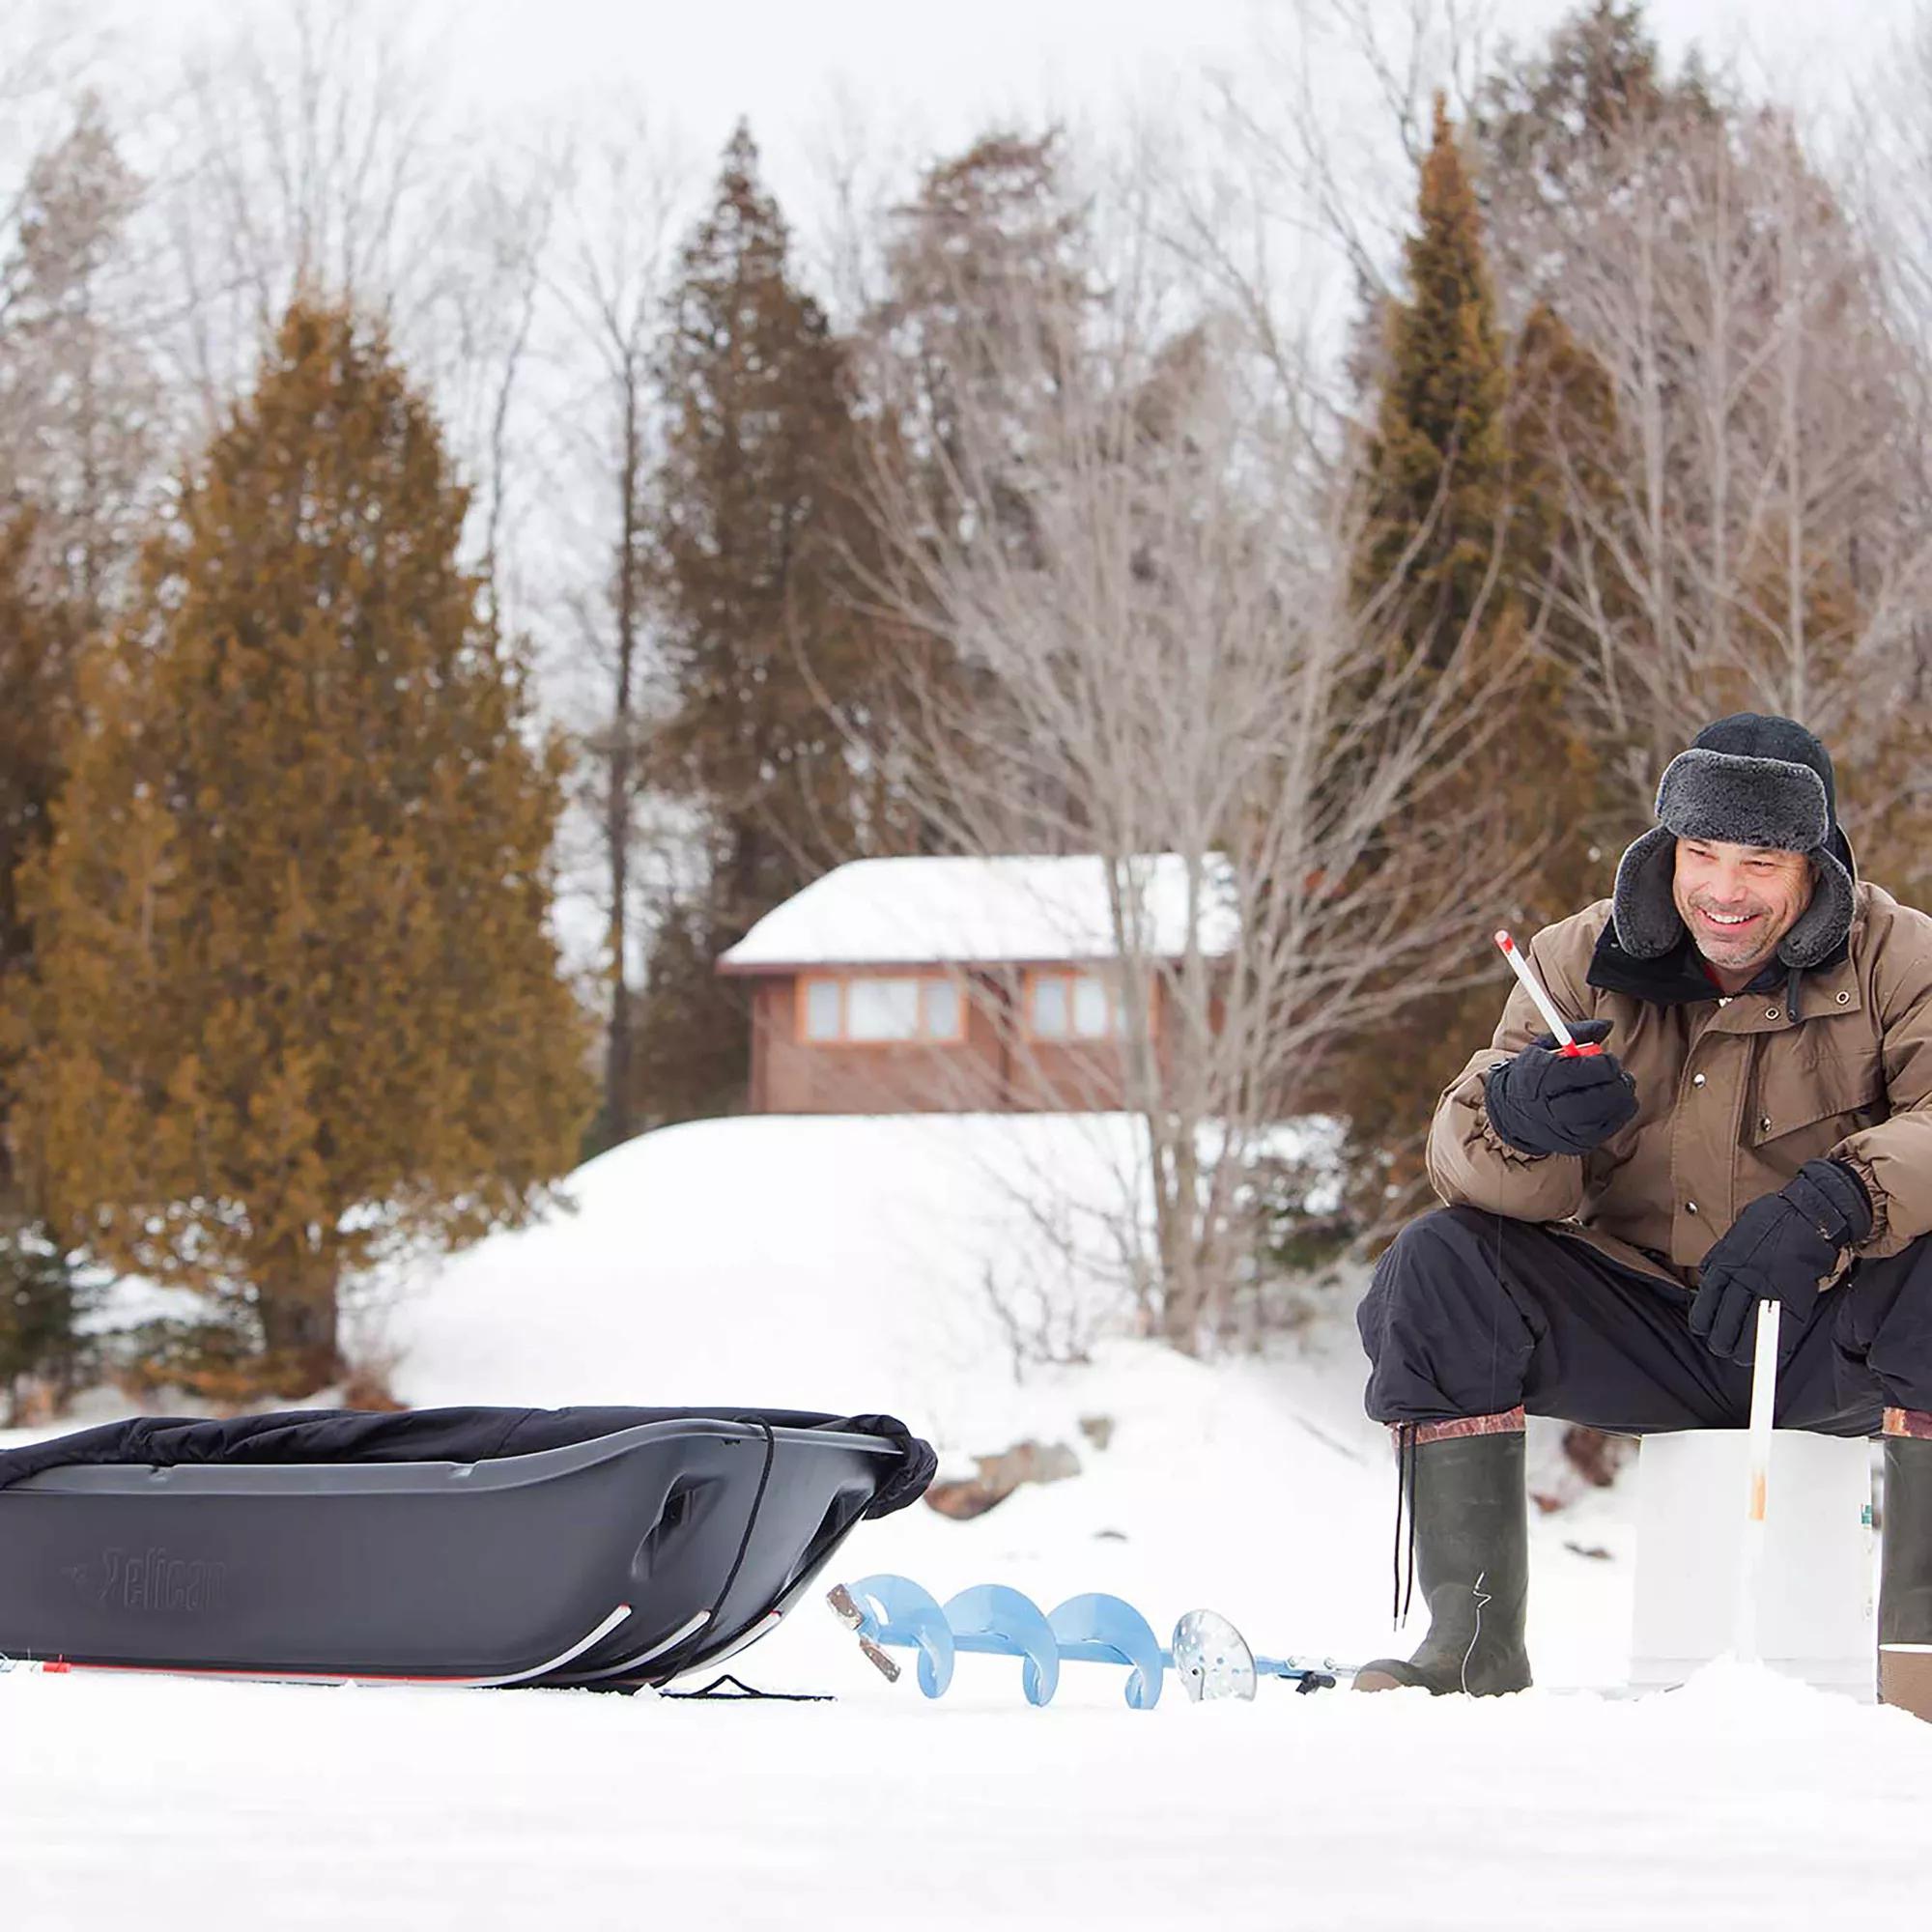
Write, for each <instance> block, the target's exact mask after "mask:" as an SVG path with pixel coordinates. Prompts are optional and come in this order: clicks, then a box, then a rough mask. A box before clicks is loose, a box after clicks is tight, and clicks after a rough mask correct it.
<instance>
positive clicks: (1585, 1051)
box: [1496, 930, 1604, 1060]
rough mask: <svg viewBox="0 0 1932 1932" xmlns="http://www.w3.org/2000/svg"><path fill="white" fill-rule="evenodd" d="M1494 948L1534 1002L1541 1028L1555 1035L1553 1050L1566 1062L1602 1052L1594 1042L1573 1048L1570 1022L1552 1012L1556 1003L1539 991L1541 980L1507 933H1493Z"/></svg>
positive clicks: (1559, 1014) (1573, 1039) (1541, 984)
mask: <svg viewBox="0 0 1932 1932" xmlns="http://www.w3.org/2000/svg"><path fill="white" fill-rule="evenodd" d="M1496 945H1497V947H1498V949H1499V950H1500V951H1501V952H1502V955H1503V957H1504V958H1505V959H1507V960H1508V961H1509V963H1510V966H1511V968H1512V969H1513V970H1514V972H1515V974H1516V977H1517V978H1518V979H1519V980H1521V982H1522V990H1523V991H1524V992H1525V993H1527V994H1528V995H1529V997H1530V998H1531V999H1532V1000H1533V1001H1534V1002H1535V1003H1536V1010H1537V1011H1538V1012H1540V1013H1541V1014H1542V1015H1543V1023H1544V1025H1545V1026H1547V1027H1548V1029H1549V1031H1550V1032H1551V1033H1553V1034H1554V1035H1555V1036H1556V1047H1557V1051H1558V1052H1560V1053H1561V1054H1563V1055H1564V1057H1565V1058H1566V1059H1569V1060H1585V1059H1587V1058H1589V1057H1590V1056H1591V1055H1592V1054H1598V1053H1602V1052H1603V1050H1604V1049H1603V1048H1602V1047H1601V1046H1599V1045H1598V1044H1597V1042H1596V1041H1595V1040H1588V1041H1585V1042H1584V1044H1582V1045H1581V1046H1578V1045H1577V1041H1576V1039H1575V1038H1574V1037H1572V1036H1571V1032H1570V1022H1569V1021H1568V1020H1566V1019H1565V1018H1564V1017H1563V1015H1562V1014H1561V1013H1559V1012H1558V1011H1557V1010H1556V1003H1555V1002H1554V1001H1553V1000H1552V999H1551V998H1550V997H1549V995H1548V993H1546V992H1545V991H1544V990H1543V981H1542V980H1539V979H1538V978H1537V977H1536V973H1535V971H1534V969H1533V968H1532V967H1531V966H1530V963H1529V961H1528V960H1527V959H1525V958H1524V957H1523V956H1522V954H1521V953H1520V952H1519V951H1518V950H1517V943H1516V941H1515V940H1513V939H1512V938H1511V937H1510V936H1509V934H1508V932H1506V931H1502V930H1498V931H1497V933H1496Z"/></svg>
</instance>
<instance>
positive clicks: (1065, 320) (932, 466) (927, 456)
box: [858, 128, 1097, 853]
mask: <svg viewBox="0 0 1932 1932" xmlns="http://www.w3.org/2000/svg"><path fill="white" fill-rule="evenodd" d="M884 256H885V270H886V288H885V294H884V296H883V298H882V299H881V300H880V301H879V302H878V303H877V304H876V305H875V306H874V308H873V309H872V310H871V312H870V313H869V314H867V316H866V317H865V318H864V320H863V323H862V326H861V327H860V330H859V335H858V354H859V364H860V369H861V378H860V380H861V383H862V385H863V388H864V391H865V396H866V405H867V409H866V414H867V422H868V424H869V425H870V427H871V431H872V448H871V454H872V475H873V477H874V479H875V489H876V491H877V492H878V493H879V494H880V496H881V497H888V498H890V499H891V500H890V502H889V503H886V504H885V505H884V508H885V510H886V514H887V516H888V518H889V519H890V520H891V521H893V522H894V523H895V524H897V525H899V526H901V529H902V532H904V531H911V530H916V529H918V528H919V527H920V526H921V525H922V520H926V521H929V522H930V523H931V524H932V525H933V526H938V527H943V528H949V529H951V528H955V527H957V526H959V525H960V523H961V521H962V519H963V520H965V521H968V522H970V524H971V525H972V526H973V530H974V539H973V540H974V541H975V542H976V543H985V544H988V545H997V546H999V547H1000V548H1001V550H1002V552H1003V554H1006V555H1008V556H1009V557H1010V558H1011V560H1012V563H1013V565H1014V567H1015V568H1017V569H1020V570H1026V569H1030V568H1032V567H1034V564H1035V562H1036V552H1037V530H1036V528H1035V515H1036V511H1035V507H1034V504H1033V500H1032V493H1031V490H1030V488H1029V478H1028V474H1027V472H1028V469H1029V465H1030V463H1031V462H1032V461H1033V460H1035V458H1036V455H1037V440H1036V438H1037V431H1038V424H1037V419H1036V418H1037V412H1039V411H1040V410H1041V409H1042V407H1044V408H1046V409H1047V410H1049V411H1050V410H1051V408H1052V404H1051V403H1050V402H1045V403H1043V401H1042V399H1043V397H1045V396H1047V395H1049V394H1050V393H1051V392H1053V391H1055V390H1057V389H1059V388H1060V387H1061V386H1062V385H1063V384H1064V383H1065V377H1066V371H1065V367H1064V363H1065V357H1066V355H1068V354H1070V353H1077V351H1078V349H1079V347H1080V346H1081V338H1082V331H1083V327H1084V325H1085V324H1086V322H1087V321H1088V319H1089V318H1090V317H1091V315H1092V313H1093V309H1094V303H1095V301H1096V300H1097V296H1096V293H1095V289H1094V277H1093V275H1092V271H1091V266H1090V257H1089V250H1088V233H1087V220H1086V213H1085V210H1084V209H1083V208H1082V207H1081V206H1080V205H1079V204H1078V203H1077V202H1076V201H1075V199H1074V197H1073V196H1072V194H1071V192H1070V190H1069V189H1068V186H1067V185H1066V182H1065V164H1064V157H1063V144H1062V140H1061V136H1060V135H1059V133H1058V132H1057V131H1056V130H1049V131H1048V132H1046V133H1044V134H1039V135H1027V134H1024V133H1021V132H1019V131H1017V130H1015V129H1012V128H994V129H991V130H989V131H987V132H985V133H983V134H981V135H980V137H979V138H978V139H977V140H975V141H974V142H973V143H972V144H971V145H970V146H969V147H967V148H966V149H964V150H963V151H962V152H961V153H959V154H957V155H954V156H948V157H947V158H945V159H942V160H940V161H938V162H936V163H935V164H934V165H933V166H932V167H931V168H929V169H928V170H927V171H926V173H925V174H924V175H923V178H922V179H921V182H920V185H919V192H918V193H917V194H916V195H915V196H914V197H913V198H912V199H911V200H910V201H908V202H905V203H903V204H902V205H900V206H899V207H897V208H895V209H894V210H893V211H892V213H891V215H890V218H889V221H888V225H887V230H886V236H885V247H884ZM969 505H970V508H969V507H968V506H969ZM901 561H902V560H901ZM894 574H895V577H896V578H897V580H898V595H899V596H900V598H901V599H903V600H905V601H912V600H914V599H915V598H916V597H917V596H918V585H917V582H916V573H912V572H908V571H906V570H905V569H903V568H901V569H900V570H898V571H897V572H895V573H894ZM909 580H913V581H909ZM876 648H877V657H878V662H879V665H880V686H879V688H880V691H881V693H882V694H883V697H882V704H881V709H882V712H883V713H884V714H886V721H887V722H886V724H885V726H884V728H883V729H882V731H881V733H880V738H881V743H880V745H879V748H878V752H879V755H878V758H877V769H878V770H879V771H880V772H881V773H886V774H889V773H891V772H892V771H893V770H894V769H895V761H896V759H897V758H898V757H899V756H901V755H903V754H904V750H905V747H906V746H907V745H909V744H919V745H920V746H922V747H923V749H924V751H925V753H926V755H925V756H924V757H923V759H922V761H921V764H922V769H921V770H920V771H919V772H918V774H917V776H916V778H915V780H914V782H913V783H912V784H911V785H910V786H908V787H904V788H902V789H901V791H900V792H899V793H898V794H897V795H895V796H892V797H888V798H886V799H885V800H883V801H882V802H881V805H880V807H879V815H880V816H881V817H882V818H884V819H887V820H888V821H890V822H891V824H892V837H893V838H895V839H896V840H897V841H898V842H899V844H900V846H901V847H902V849H908V850H916V851H922V852H928V853H943V852H950V851H955V850H958V849H960V847H961V845H962V844H964V845H967V846H971V845H973V844H974V843H976V842H978V840H979V839H980V838H983V837H984V820H985V818H986V816H987V813H986V810H985V805H984V801H985V800H987V799H989V798H996V799H998V800H999V801H1000V807H999V810H998V813H997V815H998V816H999V817H1000V818H1001V819H1002V820H1003V821H1004V828H1005V829H1004V831H1003V834H1002V838H1001V843H1002V844H1003V846H1004V847H1005V848H1006V849H1009V850H1020V849H1030V848H1033V847H1035V846H1037V848H1038V849H1041V850H1046V851H1057V850H1061V849H1064V847H1065V843H1066V842H1067V840H1068V838H1069V837H1078V836H1079V830H1080V828H1081V822H1082V813H1081V810H1080V809H1079V806H1078V805H1077V803H1076V801H1075V800H1074V799H1073V797H1072V796H1071V795H1070V792H1069V788H1068V787H1067V786H1066V785H1065V784H1064V783H1059V782H1056V781H1055V779H1054V777H1053V776H1052V775H1051V774H1049V773H1046V772H1043V771H1041V770H1040V769H1039V768H1038V765H1037V764H1035V765H1034V766H1033V767H1031V768H1029V769H1027V770H1023V771H1016V770H1013V769H1011V768H1010V766H1009V765H1008V764H1006V763H1004V762H1001V763H999V765H998V768H989V767H988V750H987V747H986V744H985V737H986V734H985V733H984V732H982V731H981V730H980V729H979V728H978V727H977V726H976V725H975V724H974V722H973V721H974V720H976V719H978V718H982V717H983V715H984V713H985V710H986V708H987V707H988V705H997V704H998V702H999V694H998V692H997V691H996V690H995V689H993V688H992V685H991V683H990V681H989V674H988V672H987V670H986V668H985V667H984V666H982V665H976V664H971V663H966V662H962V661H961V659H960V658H959V656H958V655H957V654H956V653H955V652H954V651H953V650H952V648H951V647H950V646H949V645H948V644H947V643H946V642H945V641H944V639H942V638H941V637H940V636H938V635H936V633H935V631H934V630H933V629H930V628H920V627H917V626H914V625H910V624H901V625H900V626H898V627H897V628H896V629H885V630H882V632H881V634H880V635H879V637H878V638H877V639H876ZM895 703H897V704H902V705H903V708H904V710H905V712H906V713H907V714H908V717H909V719H910V720H911V721H912V722H911V723H910V724H909V725H908V726H907V727H906V728H904V729H902V730H900V729H895V728H894V727H893V725H891V722H890V714H891V712H892V709H893V707H894V705H895ZM949 726H954V727H956V728H952V729H951V730H950V731H949ZM935 740H944V742H943V743H935V742H934V741H935ZM907 792H910V793H911V794H912V795H913V796H912V797H911V798H908V797H907V795H906V794H907ZM895 814H896V815H895Z"/></svg>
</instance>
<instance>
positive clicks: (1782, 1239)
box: [1690, 1160, 1872, 1363]
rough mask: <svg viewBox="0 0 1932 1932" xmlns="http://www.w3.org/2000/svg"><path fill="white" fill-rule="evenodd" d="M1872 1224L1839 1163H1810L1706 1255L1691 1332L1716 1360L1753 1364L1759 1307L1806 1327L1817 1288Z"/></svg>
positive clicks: (1867, 1206)
mask: <svg viewBox="0 0 1932 1932" xmlns="http://www.w3.org/2000/svg"><path fill="white" fill-rule="evenodd" d="M1871 1225H1872V1210H1871V1201H1870V1199H1869V1198H1868V1197H1867V1196H1866V1194H1865V1190H1864V1183H1863V1182H1862V1181H1861V1180H1860V1179H1859V1178H1858V1176H1857V1175H1856V1174H1854V1173H1853V1172H1852V1170H1851V1169H1850V1168H1849V1167H1847V1166H1845V1165H1844V1163H1843V1162H1842V1161H1836V1160H1807V1161H1806V1162H1805V1163H1804V1166H1803V1167H1801V1168H1800V1169H1799V1170H1798V1172H1797V1173H1796V1174H1795V1175H1794V1176H1793V1177H1792V1178H1791V1179H1789V1180H1787V1181H1786V1182H1785V1183H1784V1185H1783V1186H1782V1187H1781V1188H1779V1189H1778V1191H1777V1192H1776V1194H1766V1195H1763V1196H1762V1197H1760V1198H1759V1199H1758V1200H1756V1201H1753V1202H1751V1203H1750V1205H1749V1206H1748V1207H1747V1208H1746V1209H1745V1211H1744V1212H1743V1213H1742V1214H1740V1215H1739V1216H1738V1218H1737V1219H1736V1220H1735V1221H1733V1222H1732V1223H1731V1225H1730V1226H1729V1227H1728V1228H1727V1229H1725V1231H1724V1232H1723V1234H1721V1235H1720V1236H1719V1237H1718V1239H1717V1242H1716V1243H1715V1244H1714V1245H1713V1247H1712V1249H1711V1252H1710V1253H1709V1254H1708V1255H1706V1256H1705V1257H1704V1267H1703V1272H1702V1273H1701V1275H1700V1276H1699V1277H1698V1282H1697V1298H1696V1299H1695V1300H1694V1301H1692V1302H1691V1304H1690V1332H1691V1334H1693V1335H1696V1336H1698V1337H1700V1338H1701V1339H1702V1341H1703V1344H1704V1346H1705V1347H1706V1348H1707V1349H1709V1350H1710V1351H1711V1352H1712V1354H1714V1355H1722V1356H1724V1357H1725V1358H1726V1359H1728V1360H1730V1361H1733V1362H1744V1363H1748V1362H1749V1361H1750V1360H1751V1358H1752V1356H1753V1354H1754V1353H1755V1352H1756V1349H1757V1315H1756V1310H1757V1305H1758V1303H1759V1302H1760V1301H1780V1302H1782V1303H1783V1304H1784V1306H1785V1307H1786V1308H1788V1309H1790V1311H1791V1312H1792V1314H1793V1315H1795V1316H1796V1317H1797V1318H1798V1320H1799V1321H1801V1322H1802V1321H1804V1320H1805V1319H1806V1318H1807V1317H1808V1316H1809V1315H1810V1313H1811V1310H1812V1307H1813V1305H1814V1304H1815V1303H1816V1301H1817V1299H1818V1284H1819V1282H1821V1281H1822V1280H1824V1279H1825V1277H1826V1276H1828V1275H1830V1274H1832V1273H1833V1272H1834V1271H1835V1270H1836V1268H1837V1265H1838V1256H1839V1253H1840V1252H1841V1251H1842V1250H1843V1249H1845V1248H1848V1247H1857V1246H1858V1244H1859V1243H1860V1242H1861V1241H1862V1240H1863V1239H1864V1238H1865V1236H1867V1235H1869V1234H1870V1233H1871ZM1781 1339H1791V1338H1781Z"/></svg>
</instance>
